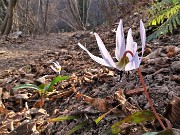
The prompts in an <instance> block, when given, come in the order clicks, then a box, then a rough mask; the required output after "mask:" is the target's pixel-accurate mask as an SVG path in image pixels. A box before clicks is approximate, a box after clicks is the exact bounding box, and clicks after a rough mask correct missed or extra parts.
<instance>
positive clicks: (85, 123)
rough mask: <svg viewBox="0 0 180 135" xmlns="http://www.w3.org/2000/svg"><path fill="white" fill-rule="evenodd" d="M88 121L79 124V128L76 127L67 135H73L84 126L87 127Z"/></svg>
mask: <svg viewBox="0 0 180 135" xmlns="http://www.w3.org/2000/svg"><path fill="white" fill-rule="evenodd" d="M87 124H88V121H87V120H85V121H83V122H82V123H80V124H78V125H77V126H75V127H74V128H73V129H71V130H70V131H68V132H67V133H66V134H65V135H71V134H72V133H74V132H76V131H77V130H79V129H81V128H82V127H83V126H85V125H87Z"/></svg>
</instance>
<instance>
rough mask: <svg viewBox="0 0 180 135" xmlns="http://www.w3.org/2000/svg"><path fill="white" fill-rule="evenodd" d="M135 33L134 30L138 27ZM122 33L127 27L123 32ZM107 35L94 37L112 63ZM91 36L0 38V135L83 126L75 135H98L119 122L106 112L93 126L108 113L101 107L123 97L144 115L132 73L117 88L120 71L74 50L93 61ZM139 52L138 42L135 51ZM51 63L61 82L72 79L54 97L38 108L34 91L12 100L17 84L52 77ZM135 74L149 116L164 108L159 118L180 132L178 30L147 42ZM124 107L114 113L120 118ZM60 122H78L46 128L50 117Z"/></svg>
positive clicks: (131, 129) (107, 31)
mask: <svg viewBox="0 0 180 135" xmlns="http://www.w3.org/2000/svg"><path fill="white" fill-rule="evenodd" d="M127 25H128V24H127ZM116 26H117V25H116ZM116 26H114V28H116ZM136 27H137V28H138V27H139V24H138V23H137V24H136ZM128 28H129V27H128V26H127V27H126V26H125V28H124V29H125V31H126V32H127V29H128ZM112 29H113V28H110V27H107V28H106V27H105V26H104V27H101V28H97V29H96V32H97V33H98V34H100V37H101V38H102V40H103V41H104V44H105V45H106V47H107V49H108V50H109V51H110V52H111V55H112V56H114V49H115V33H114V32H112ZM90 32H91V31H77V32H71V33H58V34H46V35H41V36H34V37H31V36H25V35H23V36H22V37H19V38H17V39H14V38H12V37H2V38H1V39H0V56H1V57H0V134H11V135H15V134H16V135H19V134H47V135H50V134H52V135H54V134H56V135H64V134H66V133H67V132H68V131H70V130H71V129H72V128H73V127H74V126H76V125H78V124H79V123H81V122H83V121H85V120H87V121H88V124H87V125H85V127H83V128H82V129H80V130H78V131H77V132H75V133H74V134H81V135H96V134H97V135H99V134H103V133H104V132H105V131H106V130H107V129H108V128H109V127H110V126H111V125H112V124H113V123H115V122H117V121H119V120H122V118H124V116H123V115H122V113H119V112H118V113H114V112H111V113H110V114H108V115H107V116H106V117H105V118H103V119H102V121H101V122H100V123H99V124H98V125H96V124H95V123H94V122H93V119H95V118H97V117H98V116H100V115H101V114H103V113H105V112H107V111H109V108H108V107H107V106H105V108H103V107H104V106H103V105H105V104H104V101H106V102H108V103H109V102H110V103H111V105H112V106H113V107H115V106H114V104H115V105H116V101H114V100H115V99H114V97H115V94H116V92H117V91H122V90H124V95H125V96H126V99H127V101H128V102H129V103H130V104H131V105H134V106H136V107H137V108H141V109H143V110H150V106H149V104H148V102H147V100H146V98H145V95H144V93H143V92H142V86H141V83H140V81H139V77H138V74H137V70H133V71H131V72H129V73H127V72H124V73H123V76H122V79H121V81H119V78H120V75H119V72H116V71H115V70H114V69H111V68H106V67H104V66H101V65H99V64H97V63H95V62H94V61H93V60H91V59H90V57H89V56H88V55H87V54H86V52H84V51H83V50H81V49H80V47H79V46H78V45H77V43H78V42H80V43H82V44H83V45H85V46H86V47H87V48H88V50H89V51H90V52H93V54H94V55H97V56H98V55H99V50H98V48H97V44H96V40H95V38H94V36H93V35H92V34H91V33H90ZM133 33H138V30H135V29H133ZM138 34H139V33H138ZM125 35H126V34H125ZM134 40H135V41H139V37H138V36H135V38H134ZM140 46H141V44H140V43H138V47H139V49H138V50H139V52H140V50H141V48H140ZM54 61H58V62H59V63H60V65H61V66H62V71H61V75H67V76H70V79H69V80H67V81H63V82H61V83H58V84H57V85H56V89H55V91H54V92H52V93H50V94H49V95H47V96H46V97H45V104H44V106H43V108H42V109H40V108H39V106H38V101H39V99H40V97H39V95H38V93H37V91H34V90H27V89H23V90H21V91H19V92H16V93H15V92H14V91H13V89H12V88H13V87H15V86H17V85H18V84H24V83H31V84H37V85H38V84H41V83H42V82H47V81H49V80H50V79H52V78H53V77H55V76H57V74H56V73H55V72H54V71H53V70H52V69H51V68H50V65H51V64H52V62H54ZM140 68H141V70H142V74H143V77H144V80H145V83H146V85H147V88H148V91H149V93H150V97H151V99H152V101H153V104H154V106H155V109H156V110H157V112H158V113H159V114H161V115H163V114H164V112H165V110H166V108H167V106H170V108H169V109H168V113H166V114H164V116H165V117H166V118H167V119H169V120H170V121H171V123H172V126H173V128H176V129H180V121H179V116H180V115H179V112H178V111H179V110H180V105H179V104H180V102H179V97H180V33H179V31H177V32H176V33H175V34H174V35H168V36H163V37H161V38H160V39H157V40H154V41H153V42H148V43H147V44H146V51H145V55H144V59H143V62H142V64H141V66H140ZM75 90H77V91H78V92H80V93H81V94H84V95H86V96H87V97H88V98H87V99H91V101H89V100H87V99H86V98H84V99H82V98H79V96H78V95H77V92H75ZM174 96H176V99H174V100H175V104H173V103H172V100H173V97H174ZM174 100H173V101H174ZM170 102H171V104H169V103H170ZM168 104H169V105H168ZM122 108H123V105H122ZM122 108H118V110H119V111H121V110H123V109H122ZM65 115H78V116H80V118H79V119H76V120H71V121H63V122H49V121H47V120H48V119H49V118H54V117H59V116H65ZM147 125H148V124H146V125H145V127H146V130H147V131H160V130H162V129H161V128H160V126H157V125H156V126H154V127H152V126H149V127H148V126H147ZM140 127H141V126H139V125H129V126H127V127H124V132H123V133H122V134H125V135H127V134H134V135H139V134H142V133H144V132H145V130H144V129H142V128H140ZM140 129H141V130H140ZM106 134H108V133H107V132H106Z"/></svg>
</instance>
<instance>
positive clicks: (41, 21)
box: [39, 0, 45, 33]
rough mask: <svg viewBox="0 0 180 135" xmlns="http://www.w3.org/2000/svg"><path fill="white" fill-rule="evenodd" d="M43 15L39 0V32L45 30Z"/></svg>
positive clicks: (41, 3) (40, 0) (41, 4)
mask: <svg viewBox="0 0 180 135" xmlns="http://www.w3.org/2000/svg"><path fill="white" fill-rule="evenodd" d="M44 25H45V24H44V15H43V2H42V0H39V26H40V29H42V31H41V32H40V33H44V32H45V29H44V28H45V26H44Z"/></svg>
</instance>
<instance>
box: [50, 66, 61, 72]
mask: <svg viewBox="0 0 180 135" xmlns="http://www.w3.org/2000/svg"><path fill="white" fill-rule="evenodd" d="M50 67H51V69H52V70H54V71H55V72H59V71H57V69H56V68H54V67H53V66H52V65H50Z"/></svg>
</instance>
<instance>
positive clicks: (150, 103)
mask: <svg viewBox="0 0 180 135" xmlns="http://www.w3.org/2000/svg"><path fill="white" fill-rule="evenodd" d="M138 74H139V77H140V80H141V83H142V86H143V88H144V92H145V95H146V98H147V100H148V102H149V105H150V107H151V109H152V110H153V112H154V115H155V116H156V118H157V120H158V121H159V123H160V125H161V126H162V128H163V129H164V130H166V127H165V126H164V124H163V122H162V121H161V119H160V117H159V115H158V114H157V112H156V110H155V108H154V106H153V104H152V101H151V99H150V97H149V93H148V91H147V88H146V85H145V83H144V79H143V77H142V73H141V70H140V68H138Z"/></svg>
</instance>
